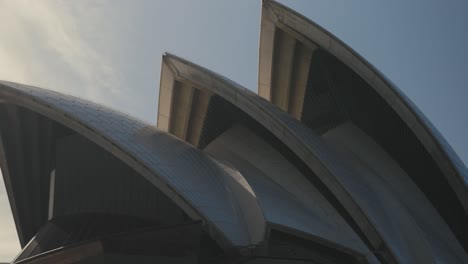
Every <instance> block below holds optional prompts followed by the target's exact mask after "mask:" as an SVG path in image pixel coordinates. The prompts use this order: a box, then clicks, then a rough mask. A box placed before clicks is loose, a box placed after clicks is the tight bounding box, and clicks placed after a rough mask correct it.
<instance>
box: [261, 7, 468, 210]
mask: <svg viewBox="0 0 468 264" xmlns="http://www.w3.org/2000/svg"><path fill="white" fill-rule="evenodd" d="M261 23H262V29H261V33H260V34H261V37H260V52H259V54H260V60H259V79H258V85H259V86H258V87H259V94H260V95H261V96H262V97H265V98H266V99H267V100H270V98H269V96H270V91H269V89H270V87H271V85H270V83H269V80H270V78H271V76H269V75H268V74H269V70H268V67H270V68H271V65H272V63H273V61H272V55H271V54H272V52H273V37H274V33H272V31H274V27H275V26H276V27H278V28H280V29H282V30H284V31H285V32H287V33H289V34H291V35H292V36H294V37H296V38H297V39H298V40H300V41H301V42H303V43H304V44H306V45H308V46H310V47H312V48H315V47H317V46H318V47H321V48H323V49H325V50H326V51H328V52H330V53H331V54H332V55H333V56H335V57H336V58H338V59H339V60H340V61H341V62H343V63H344V64H346V65H347V66H348V67H350V68H351V69H352V70H353V71H355V72H356V73H357V74H358V75H359V76H360V77H361V78H363V79H364V80H365V81H366V82H367V83H369V84H370V85H371V87H372V88H373V89H375V91H376V92H377V93H378V94H379V95H380V96H381V97H382V98H383V99H384V100H385V101H386V102H387V103H388V104H389V105H390V106H391V107H392V109H393V110H394V111H395V112H396V113H397V114H398V115H399V116H400V117H401V118H402V120H403V121H404V122H405V123H406V124H407V125H408V126H409V127H410V129H411V130H412V131H413V132H414V133H415V134H416V135H417V137H418V138H419V139H420V140H421V142H422V143H423V145H424V147H425V148H426V149H427V151H428V152H429V153H430V154H431V156H432V157H433V158H434V160H435V161H436V162H437V164H438V166H439V167H440V168H441V169H442V170H443V171H444V175H445V177H446V178H447V180H448V182H449V184H450V186H451V188H452V189H453V190H454V191H455V193H456V195H457V196H458V198H459V200H460V201H461V204H462V205H463V207H464V209H465V212H467V213H468V169H467V168H466V166H465V164H464V163H463V162H462V161H461V160H460V158H459V157H458V155H457V154H456V153H455V152H454V150H453V149H452V147H451V146H450V145H449V144H448V143H447V141H446V140H445V138H444V137H443V136H442V135H441V134H440V132H439V131H438V130H437V129H436V128H435V127H434V126H433V125H432V123H431V122H430V121H429V120H428V119H427V118H426V116H425V115H424V114H423V113H422V112H421V111H420V110H419V109H418V107H417V106H416V105H415V104H414V103H413V102H412V101H411V100H410V99H409V98H408V97H406V96H405V94H404V93H402V92H401V90H400V89H398V87H397V86H396V85H395V84H393V83H392V82H391V81H390V80H389V79H388V78H386V77H385V76H384V75H383V74H382V73H381V72H380V71H379V70H378V69H376V68H375V67H374V66H373V65H372V64H370V63H369V62H368V61H367V60H365V59H364V58H363V57H362V56H360V55H359V54H358V53H357V52H356V51H354V50H353V49H352V48H350V47H349V46H348V45H346V44H345V43H344V42H342V41H341V40H339V39H338V38H337V37H336V36H334V35H333V34H331V33H330V32H328V31H327V30H325V29H324V28H322V27H321V26H319V25H318V24H316V23H315V22H313V21H311V20H310V19H308V18H306V17H304V16H303V15H301V14H299V13H297V12H296V11H294V10H292V9H290V8H288V7H286V6H284V5H282V4H280V3H277V2H275V1H272V0H264V1H263V7H262V22H261Z"/></svg>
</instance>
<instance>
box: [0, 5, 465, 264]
mask: <svg viewBox="0 0 468 264" xmlns="http://www.w3.org/2000/svg"><path fill="white" fill-rule="evenodd" d="M259 56H260V58H259V76H258V94H257V93H254V92H252V91H250V90H248V89H246V88H244V87H241V86H240V85H238V84H236V83H234V82H233V81H230V80H228V79H226V78H224V77H223V76H220V75H218V74H216V73H214V72H212V71H210V70H207V69H205V68H202V67H200V66H198V65H196V64H194V63H191V62H189V61H186V60H184V59H182V58H179V57H177V56H175V55H171V54H165V55H164V56H163V58H162V67H161V79H160V87H159V104H158V107H159V109H158V117H157V124H156V123H155V124H148V123H145V122H143V121H140V120H138V119H136V118H134V117H131V116H128V115H126V114H124V113H122V112H119V111H116V110H113V109H109V108H107V107H104V106H100V105H98V104H95V103H92V102H89V101H86V100H82V99H79V98H76V97H72V96H68V95H64V94H60V93H57V92H53V91H50V90H44V89H40V88H36V87H31V86H27V85H21V84H16V83H11V82H0V135H1V141H0V165H1V169H2V172H3V177H4V180H5V185H6V188H7V192H8V197H9V201H10V204H11V208H12V212H13V217H14V220H15V223H16V229H17V233H18V236H19V239H20V243H21V246H22V251H21V252H20V253H19V254H18V255H17V257H16V258H15V259H14V260H13V263H24V264H26V263H35V264H39V263H63V264H65V263H67V264H68V263H83V264H85V263H170V264H175V263H252V264H254V263H256V264H261V263H273V264H280V263H320V264H331V263H351V264H352V263H372V264H377V263H380V264H396V263H424V264H436V263H460V264H462V263H468V253H467V252H468V172H467V169H466V167H465V166H464V165H463V163H462V162H461V161H460V160H459V158H458V157H457V155H456V154H455V153H454V152H453V150H452V149H451V148H450V146H449V145H448V144H447V143H446V142H445V140H444V139H443V137H442V136H441V135H440V134H439V133H438V132H437V130H436V129H435V128H434V127H433V126H432V125H431V123H430V122H429V121H428V120H427V119H426V118H425V117H424V115H423V114H422V113H421V112H420V111H419V110H418V109H417V107H416V106H414V105H413V104H412V103H411V101H410V100H409V99H408V98H406V97H405V95H404V94H402V92H401V91H400V90H398V88H396V87H395V85H393V84H392V83H391V82H390V81H389V80H388V79H386V78H385V77H384V76H383V75H382V74H381V73H380V72H379V71H378V70H376V69H375V68H374V67H373V66H372V65H370V64H369V63H368V62H367V61H366V60H365V59H363V58H362V57H361V56H360V55H358V54H357V53H356V52H354V51H353V50H352V49H351V48H349V47H348V46H346V44H344V43H343V42H341V41H340V40H338V39H337V38H336V37H334V36H333V35H331V34H330V33H328V32H327V31H326V30H324V29H323V28H321V27H320V26H318V25H316V24H315V23H313V22H312V21H310V20H308V19H307V18H305V17H303V16H301V15H299V14H297V13H296V12H294V11H292V10H290V9H288V8H286V7H284V6H282V5H280V4H278V3H276V2H274V1H267V0H265V1H263V7H262V16H261V33H260V51H259ZM155 119H156V118H155Z"/></svg>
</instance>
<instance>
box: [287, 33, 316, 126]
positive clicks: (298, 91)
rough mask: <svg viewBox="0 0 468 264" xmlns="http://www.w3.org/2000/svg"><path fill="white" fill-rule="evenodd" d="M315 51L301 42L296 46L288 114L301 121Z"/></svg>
mask: <svg viewBox="0 0 468 264" xmlns="http://www.w3.org/2000/svg"><path fill="white" fill-rule="evenodd" d="M315 49H316V47H315V48H313V49H311V48H309V47H307V46H306V45H304V44H302V43H300V42H297V44H296V51H295V54H294V62H293V63H294V64H293V71H292V73H291V88H290V92H289V106H288V112H289V113H290V114H291V115H292V116H293V117H294V118H296V119H297V120H300V119H301V116H302V109H303V106H304V96H305V93H306V88H307V79H308V77H309V68H310V61H311V60H312V54H313V52H314V50H315Z"/></svg>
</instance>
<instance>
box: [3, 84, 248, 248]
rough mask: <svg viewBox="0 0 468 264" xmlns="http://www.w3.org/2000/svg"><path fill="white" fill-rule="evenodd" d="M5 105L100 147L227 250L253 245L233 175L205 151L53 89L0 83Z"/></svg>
mask: <svg viewBox="0 0 468 264" xmlns="http://www.w3.org/2000/svg"><path fill="white" fill-rule="evenodd" d="M0 102H2V103H8V104H12V105H16V106H21V107H24V108H26V109H29V110H31V111H33V112H35V113H38V114H40V115H43V116H45V117H47V118H49V119H51V120H53V121H56V122H58V123H60V124H62V125H64V126H65V127H67V128H70V129H71V130H73V131H75V132H76V133H78V134H80V135H81V136H84V137H85V138H87V139H89V140H90V141H92V142H94V143H96V144H97V145H98V146H99V147H101V148H103V149H104V150H106V151H107V152H109V153H111V154H112V155H114V156H115V157H117V158H118V159H119V160H121V161H123V162H124V163H125V164H127V165H128V166H130V167H131V168H133V169H134V170H135V171H137V172H138V173H139V174H140V175H142V176H143V177H144V178H146V179H147V180H148V181H149V182H151V183H152V184H153V185H155V186H156V187H157V188H158V189H159V190H161V191H162V192H163V193H164V194H165V195H166V196H167V197H168V198H170V199H171V200H172V201H173V202H174V203H175V204H176V205H177V206H179V207H180V208H181V209H182V210H184V211H185V212H186V213H187V215H188V216H189V217H191V218H192V219H194V220H203V221H204V223H205V224H206V229H207V231H208V232H209V233H210V235H211V236H212V237H213V238H214V239H215V240H216V241H217V242H218V243H219V244H220V245H221V246H222V247H224V248H225V250H226V251H227V252H232V250H233V248H239V246H248V245H250V243H251V242H250V241H249V238H248V234H246V233H245V229H246V227H244V226H243V225H244V224H243V220H242V219H241V218H242V216H241V214H240V212H238V209H236V208H237V206H234V205H232V204H231V203H236V198H235V197H231V196H230V195H231V194H229V192H226V191H225V189H226V188H230V187H229V184H230V183H229V182H228V178H229V177H232V176H229V174H230V173H229V172H228V171H226V170H225V169H224V168H223V167H221V166H219V164H217V163H216V162H215V161H214V160H212V159H211V158H210V157H208V156H207V155H206V154H204V153H203V152H201V151H200V150H198V149H196V148H194V147H192V146H190V145H189V144H187V143H185V142H183V141H181V140H179V139H177V138H175V137H174V136H172V135H170V134H168V133H165V132H162V131H160V130H158V129H156V128H155V127H152V126H150V125H148V124H146V123H144V122H143V121H140V120H138V119H135V118H133V117H130V116H128V115H126V114H123V113H120V112H117V111H114V110H112V109H109V108H107V107H104V106H101V105H98V104H95V103H92V102H89V101H86V100H83V99H79V98H76V97H72V96H67V95H63V94H60V93H57V92H53V91H49V90H43V89H40V88H36V87H32V86H27V85H20V84H17V83H11V82H4V81H0ZM3 140H4V139H3ZM0 147H3V145H0ZM0 150H1V151H0V153H2V154H4V153H3V148H2V149H0ZM0 158H1V160H0V161H1V163H0V165H2V169H3V170H4V171H3V172H4V178H5V183H6V187H7V192H8V195H9V198H10V203H11V207H12V211H13V215H14V219H15V223H16V225H17V231H18V235H19V237H20V241H21V244H22V245H25V244H26V243H27V242H28V240H29V239H30V237H29V238H28V237H25V235H24V234H23V232H22V228H23V226H22V225H21V223H22V221H21V219H19V217H18V210H19V209H18V208H17V207H16V202H17V201H16V200H15V198H14V192H15V190H13V188H12V186H11V185H10V184H9V182H10V181H9V179H10V177H14V175H9V171H8V167H7V166H6V165H7V160H6V159H5V156H4V155H0ZM188 161H190V162H188ZM206 188H207V189H210V192H206V191H204V189H206Z"/></svg>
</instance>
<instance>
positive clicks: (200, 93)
mask: <svg viewBox="0 0 468 264" xmlns="http://www.w3.org/2000/svg"><path fill="white" fill-rule="evenodd" d="M194 93H195V94H196V96H194V98H193V102H192V111H191V113H190V120H189V126H188V131H187V136H186V141H187V142H188V143H190V144H192V145H194V146H198V144H199V142H200V136H201V133H202V129H203V124H204V121H205V117H206V113H207V111H208V106H209V103H210V98H211V96H212V93H210V92H208V91H205V90H198V89H197V90H195V92H194Z"/></svg>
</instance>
